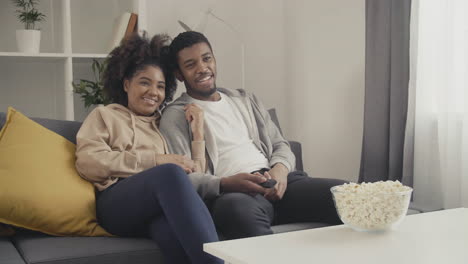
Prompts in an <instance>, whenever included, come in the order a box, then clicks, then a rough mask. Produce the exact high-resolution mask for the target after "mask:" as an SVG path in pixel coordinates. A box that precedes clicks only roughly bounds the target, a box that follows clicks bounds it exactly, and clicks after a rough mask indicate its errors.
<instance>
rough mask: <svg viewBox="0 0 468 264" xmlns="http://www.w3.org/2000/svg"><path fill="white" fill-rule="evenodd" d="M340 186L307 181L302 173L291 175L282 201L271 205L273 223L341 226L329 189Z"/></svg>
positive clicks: (322, 180)
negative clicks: (273, 205) (272, 208)
mask: <svg viewBox="0 0 468 264" xmlns="http://www.w3.org/2000/svg"><path fill="white" fill-rule="evenodd" d="M343 183H345V181H342V180H338V179H325V178H310V177H308V176H307V174H306V173H304V172H300V171H294V172H291V173H290V174H289V175H288V186H287V189H286V192H285V193H284V196H283V199H281V200H280V201H278V202H276V203H275V212H276V215H275V216H276V217H275V224H288V223H299V222H322V223H328V224H341V223H342V222H341V220H340V219H339V217H338V215H337V213H336V209H335V205H334V204H333V198H332V194H331V192H330V188H331V187H333V186H336V185H340V184H343Z"/></svg>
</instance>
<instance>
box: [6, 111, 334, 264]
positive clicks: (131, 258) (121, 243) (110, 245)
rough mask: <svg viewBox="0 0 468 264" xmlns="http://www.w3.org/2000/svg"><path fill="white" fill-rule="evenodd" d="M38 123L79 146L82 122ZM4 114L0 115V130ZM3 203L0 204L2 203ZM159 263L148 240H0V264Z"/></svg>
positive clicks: (28, 235) (21, 236) (20, 234)
mask: <svg viewBox="0 0 468 264" xmlns="http://www.w3.org/2000/svg"><path fill="white" fill-rule="evenodd" d="M270 114H271V115H272V119H273V121H275V123H276V124H277V125H278V120H277V118H276V114H275V112H274V110H270ZM33 120H35V121H36V122H38V123H39V124H41V125H43V126H45V127H47V128H48V129H50V130H52V131H55V132H56V133H58V134H60V135H62V136H63V137H65V138H67V139H68V140H70V141H71V142H73V143H76V139H75V137H76V133H77V131H78V129H79V128H80V126H81V123H80V122H74V121H62V120H52V119H44V118H33ZM4 123H5V113H0V128H1V127H3V125H4ZM290 143H291V148H292V150H293V152H294V154H295V155H296V158H297V165H296V166H297V169H298V170H302V169H303V168H302V153H301V145H300V143H298V142H290ZM0 202H1V201H0ZM323 226H326V224H323V223H297V224H289V225H279V226H274V227H273V230H274V232H275V233H282V232H288V231H295V230H301V229H308V228H316V227H323ZM24 263H31V264H32V263H41V264H63V263H73V264H82V263H83V264H85V263H86V264H89V263H99V264H106V263H109V264H110V263H112V264H118V263H132V264H144V263H148V264H150V263H151V264H156V263H164V260H163V256H162V253H161V250H160V249H159V247H158V246H157V245H156V244H155V243H154V242H153V241H151V240H149V239H143V238H119V237H112V238H110V237H54V236H49V235H46V234H42V233H39V232H33V231H29V230H23V229H21V230H17V231H16V234H15V235H14V236H12V237H0V264H24Z"/></svg>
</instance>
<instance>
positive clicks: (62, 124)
mask: <svg viewBox="0 0 468 264" xmlns="http://www.w3.org/2000/svg"><path fill="white" fill-rule="evenodd" d="M31 119H32V120H34V121H35V122H37V123H39V124H40V125H42V126H44V127H46V128H48V129H50V130H52V131H54V132H55V133H57V134H59V135H61V136H63V137H64V138H66V139H68V140H70V141H71V142H73V144H76V133H78V130H79V129H80V127H81V122H76V121H65V120H56V119H48V118H31ZM5 120H6V113H3V112H0V129H1V128H2V127H3V125H4V124H5Z"/></svg>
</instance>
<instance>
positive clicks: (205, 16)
mask: <svg viewBox="0 0 468 264" xmlns="http://www.w3.org/2000/svg"><path fill="white" fill-rule="evenodd" d="M209 17H213V18H215V19H216V20H218V21H220V22H221V23H223V25H225V26H227V27H228V28H229V29H230V30H231V31H232V32H234V34H235V35H236V37H237V39H238V40H239V42H240V44H241V81H242V84H241V85H242V87H241V88H242V89H245V45H244V42H243V41H242V38H241V35H240V33H239V31H237V30H236V29H235V28H234V27H233V26H232V25H231V24H229V23H228V22H226V21H225V20H224V19H222V18H220V17H218V16H217V15H215V14H214V13H213V10H212V9H211V8H209V9H207V10H206V11H205V12H204V13H203V14H202V17H201V19H199V20H198V21H199V22H198V24H197V25H196V26H195V27H193V29H192V28H191V27H190V26H188V25H187V24H186V23H184V22H183V21H181V20H177V22H179V25H180V26H181V27H182V28H183V29H184V30H185V31H198V32H202V33H203V32H204V31H205V28H206V24H207V22H208V18H209Z"/></svg>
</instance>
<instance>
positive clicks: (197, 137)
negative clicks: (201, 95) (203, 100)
mask: <svg viewBox="0 0 468 264" xmlns="http://www.w3.org/2000/svg"><path fill="white" fill-rule="evenodd" d="M184 110H185V119H187V121H188V122H189V123H190V128H191V129H192V135H193V140H194V141H201V140H204V135H205V134H204V131H203V124H204V121H205V120H204V116H203V109H201V108H200V107H199V106H198V105H196V104H187V105H185V106H184Z"/></svg>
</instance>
